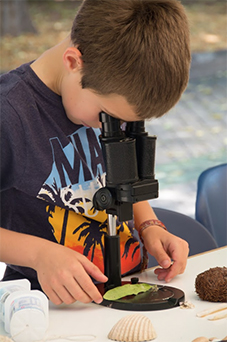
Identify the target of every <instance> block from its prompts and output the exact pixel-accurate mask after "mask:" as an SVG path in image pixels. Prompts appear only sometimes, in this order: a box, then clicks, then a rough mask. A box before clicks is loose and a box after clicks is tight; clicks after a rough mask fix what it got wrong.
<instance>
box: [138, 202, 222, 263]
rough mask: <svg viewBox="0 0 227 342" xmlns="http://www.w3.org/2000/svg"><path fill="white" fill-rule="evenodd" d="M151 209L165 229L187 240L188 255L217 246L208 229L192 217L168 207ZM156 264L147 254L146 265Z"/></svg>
mask: <svg viewBox="0 0 227 342" xmlns="http://www.w3.org/2000/svg"><path fill="white" fill-rule="evenodd" d="M153 210H154V212H155V214H156V215H157V217H158V219H159V220H161V221H162V222H163V223H164V224H165V225H166V227H167V230H168V231H169V232H170V233H172V234H174V235H176V236H179V237H180V238H182V239H184V240H186V241H187V242H188V244H189V248H190V252H189V256H190V255H194V254H199V253H203V252H206V251H209V250H211V249H215V248H217V247H218V246H217V243H216V241H215V240H214V238H213V236H212V235H211V234H210V233H209V232H208V230H207V229H206V228H205V227H203V225H202V224H200V223H199V222H198V221H196V220H194V219H193V218H191V217H189V216H186V215H184V214H181V213H178V212H176V211H172V210H168V209H163V208H153ZM160 229H162V228H160ZM135 234H136V236H138V233H137V232H135ZM141 249H142V244H141ZM156 265H157V261H156V260H155V258H154V257H153V256H151V255H149V263H148V267H153V266H156Z"/></svg>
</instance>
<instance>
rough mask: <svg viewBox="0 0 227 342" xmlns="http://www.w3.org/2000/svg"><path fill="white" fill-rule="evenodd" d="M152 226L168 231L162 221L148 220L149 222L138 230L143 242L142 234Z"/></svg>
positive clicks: (145, 222)
mask: <svg viewBox="0 0 227 342" xmlns="http://www.w3.org/2000/svg"><path fill="white" fill-rule="evenodd" d="M150 226H159V227H162V228H163V229H165V230H167V229H166V226H165V225H164V223H162V221H160V220H147V221H144V222H143V223H141V225H140V226H139V229H138V232H139V237H140V239H141V240H142V239H143V238H142V232H143V231H144V230H145V229H146V228H148V227H150Z"/></svg>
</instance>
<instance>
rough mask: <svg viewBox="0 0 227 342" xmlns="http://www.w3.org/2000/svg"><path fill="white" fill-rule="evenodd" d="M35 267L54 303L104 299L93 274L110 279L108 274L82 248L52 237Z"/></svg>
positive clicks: (43, 287)
mask: <svg viewBox="0 0 227 342" xmlns="http://www.w3.org/2000/svg"><path fill="white" fill-rule="evenodd" d="M34 268H35V269H36V271H37V275H38V280H39V282H40V285H41V287H42V289H43V291H44V292H45V293H46V295H47V296H48V297H49V299H50V300H51V301H52V302H53V303H54V304H57V305H58V304H61V303H66V304H71V303H73V302H75V301H76V300H79V301H80V302H82V303H89V302H91V301H94V302H96V303H101V302H102V300H103V299H102V296H101V294H100V292H99V291H98V289H97V287H96V286H95V285H94V283H93V282H92V280H91V278H90V276H92V277H93V278H94V279H96V280H97V281H100V282H106V281H107V277H106V276H105V275H104V274H103V273H102V272H101V271H100V270H99V268H98V267H97V266H95V265H94V264H92V262H90V261H89V260H88V259H87V258H86V257H85V256H84V255H82V254H80V253H78V252H75V251H73V250H71V249H69V248H67V247H64V246H62V245H58V244H56V243H52V242H49V241H48V242H47V245H45V246H43V248H42V249H41V250H40V253H38V255H37V259H36V263H35V267H34Z"/></svg>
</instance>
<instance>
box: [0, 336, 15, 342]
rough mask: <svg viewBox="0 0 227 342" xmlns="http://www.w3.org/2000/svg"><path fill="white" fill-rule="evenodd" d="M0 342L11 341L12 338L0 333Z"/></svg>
mask: <svg viewBox="0 0 227 342" xmlns="http://www.w3.org/2000/svg"><path fill="white" fill-rule="evenodd" d="M0 342H13V340H11V338H9V337H7V336H2V335H0Z"/></svg>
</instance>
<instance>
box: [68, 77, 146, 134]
mask: <svg viewBox="0 0 227 342" xmlns="http://www.w3.org/2000/svg"><path fill="white" fill-rule="evenodd" d="M80 81H81V74H80V72H76V73H75V74H73V73H70V75H68V77H67V81H63V83H62V89H61V95H62V101H63V105H64V108H65V111H66V114H67V117H68V118H69V119H70V120H71V121H72V122H74V123H75V124H78V125H84V126H88V127H93V128H98V127H101V123H100V122H99V113H100V112H101V111H104V112H106V113H107V114H109V115H111V116H113V117H115V118H117V119H120V120H122V121H138V120H141V119H139V118H138V116H137V115H136V113H135V111H134V110H133V107H132V106H131V105H129V103H128V102H127V101H126V99H125V98H124V97H123V96H120V95H117V94H111V95H99V94H96V93H95V92H94V91H93V90H91V89H82V87H81V84H80Z"/></svg>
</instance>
